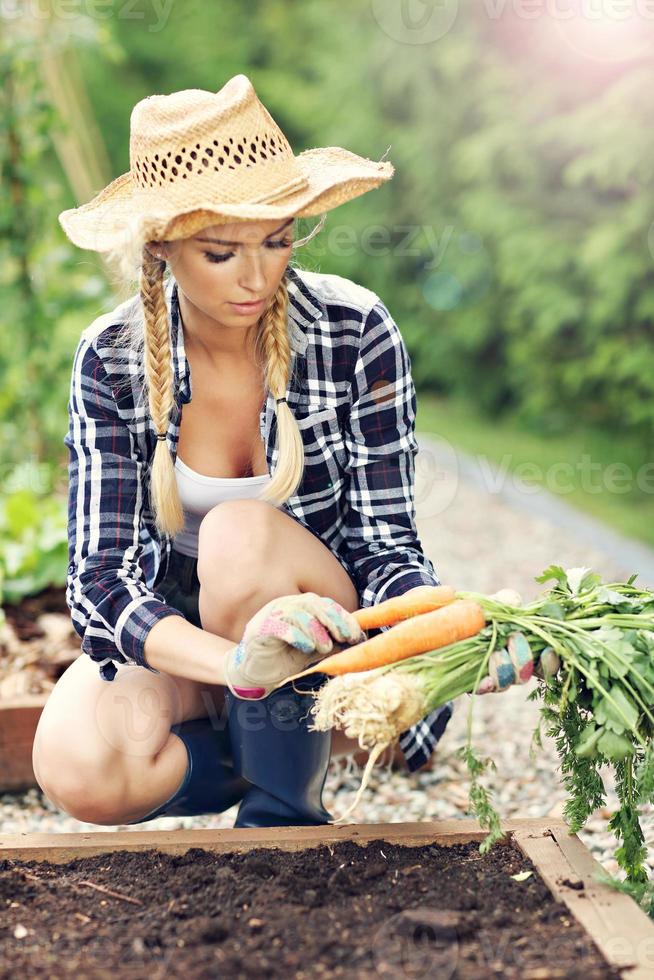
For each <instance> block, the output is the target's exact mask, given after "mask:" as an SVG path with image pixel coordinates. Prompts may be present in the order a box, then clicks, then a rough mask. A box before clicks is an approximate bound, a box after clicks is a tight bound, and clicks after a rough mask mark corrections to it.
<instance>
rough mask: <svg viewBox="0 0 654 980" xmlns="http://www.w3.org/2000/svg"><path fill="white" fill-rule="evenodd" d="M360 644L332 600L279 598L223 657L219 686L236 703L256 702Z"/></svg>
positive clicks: (358, 633)
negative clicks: (223, 682) (330, 656)
mask: <svg viewBox="0 0 654 980" xmlns="http://www.w3.org/2000/svg"><path fill="white" fill-rule="evenodd" d="M365 639H367V636H366V633H365V632H364V631H363V630H362V629H361V627H360V626H359V624H358V622H357V621H356V619H355V618H354V616H353V615H352V613H350V612H348V611H347V609H344V608H343V606H341V605H340V604H339V603H338V602H336V601H335V600H334V599H330V598H329V597H327V596H319V595H316V593H315V592H303V593H301V594H300V595H287V596H281V597H279V598H277V599H272V600H271V601H270V602H268V603H266V605H265V606H262V608H261V609H260V610H259V612H257V613H256V614H255V615H254V616H253V617H252V619H250V621H249V622H248V623H247V625H246V627H245V632H244V633H243V638H242V639H241V641H240V643H238V645H237V646H236V647H234V648H233V649H232V650H229V651H228V652H227V655H226V658H225V680H226V683H227V686H228V687H229V689H230V691H231V692H232V694H234V695H235V696H236V697H238V698H244V699H249V700H255V701H258V700H260V699H261V698H265V697H266V696H267V695H268V694H270V692H271V691H272V690H274V689H275V688H277V687H280V686H281V685H282V684H283V683H284V681H285V680H286V679H287V678H289V677H292V676H293V675H294V674H298V673H299V672H300V671H302V670H304V669H305V668H306V667H309V666H311V665H312V664H315V663H317V662H318V661H319V660H322V658H323V657H325V656H326V655H327V654H332V653H339V652H340V651H341V650H343V649H344V648H345V647H347V646H351V645H352V644H354V643H361V642H362V641H363V640H365ZM334 640H336V641H337V642H334Z"/></svg>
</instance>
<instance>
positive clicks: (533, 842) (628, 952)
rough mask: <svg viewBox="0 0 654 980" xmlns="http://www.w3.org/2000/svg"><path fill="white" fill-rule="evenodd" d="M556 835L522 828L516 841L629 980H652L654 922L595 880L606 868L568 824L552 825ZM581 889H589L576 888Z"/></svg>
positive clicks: (608, 959) (556, 894) (611, 961)
mask: <svg viewBox="0 0 654 980" xmlns="http://www.w3.org/2000/svg"><path fill="white" fill-rule="evenodd" d="M550 831H551V832H550V833H548V834H546V835H543V834H539V833H534V832H533V831H529V830H526V829H525V830H520V829H519V830H516V831H515V832H514V833H513V839H514V841H515V842H516V844H517V845H518V847H519V848H520V849H521V850H522V852H523V853H524V854H525V856H526V857H527V858H528V859H529V860H530V861H531V862H532V864H533V865H534V866H535V867H536V868H538V872H539V874H540V876H541V877H542V879H543V881H544V882H545V884H546V885H547V886H548V888H549V889H550V891H551V892H552V894H553V895H554V897H555V898H556V899H558V901H560V902H563V903H565V905H566V906H567V907H568V909H569V910H570V912H571V914H572V915H573V916H574V918H575V919H576V920H577V921H578V922H580V923H581V925H582V926H583V927H584V929H585V930H586V932H587V933H588V935H589V936H590V938H591V939H592V940H593V942H594V943H595V944H596V945H597V947H598V948H599V949H600V950H601V952H602V955H603V956H604V957H605V959H606V960H607V961H608V962H609V963H610V964H611V965H612V966H614V967H616V969H618V970H620V971H623V970H624V971H628V977H629V980H651V978H652V977H653V976H654V922H653V921H652V920H651V919H650V918H649V916H648V915H647V914H646V913H645V912H643V910H642V909H641V908H639V906H638V905H637V904H636V902H634V900H633V899H632V898H630V897H629V896H628V895H623V894H622V893H621V892H618V891H615V890H614V889H612V888H610V887H609V886H608V885H602V884H600V883H599V882H597V881H595V880H594V876H595V874H597V872H598V871H601V870H602V866H601V864H600V863H599V861H596V860H595V858H594V857H593V855H592V854H591V853H590V851H589V850H588V848H587V847H586V846H585V845H584V843H583V842H582V841H581V840H580V839H579V837H578V836H577V835H576V834H571V833H570V832H569V830H568V827H567V826H566V824H565V823H563V822H562V823H560V824H557V825H554V824H552V825H551V827H550ZM575 884H576V885H579V884H581V885H583V887H582V888H574V887H573V886H574V885H575ZM580 967H581V965H580Z"/></svg>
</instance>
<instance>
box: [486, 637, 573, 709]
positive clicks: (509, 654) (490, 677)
mask: <svg viewBox="0 0 654 980" xmlns="http://www.w3.org/2000/svg"><path fill="white" fill-rule="evenodd" d="M560 666H561V660H560V659H559V657H558V656H557V654H556V653H555V652H554V650H553V649H552V648H551V647H546V648H545V649H544V650H543V652H542V653H541V655H540V657H539V658H538V661H537V663H534V660H533V655H532V652H531V650H530V648H529V643H528V642H527V638H526V636H525V635H524V633H512V634H511V636H510V637H509V641H508V643H507V645H506V649H504V650H496V651H495V652H494V653H491V655H490V658H489V661H488V674H487V675H486V677H484V678H483V679H482V681H481V683H480V684H479V687H478V688H477V691H476V692H475V693H477V694H490V693H491V692H493V691H505V690H506V689H507V687H511V685H512V684H524V683H526V681H528V680H529V678H530V677H531V676H532V675H533V674H535V675H536V677H540V678H541V679H542V680H549V678H550V677H554V676H555V675H556V674H557V673H558V671H559V668H560Z"/></svg>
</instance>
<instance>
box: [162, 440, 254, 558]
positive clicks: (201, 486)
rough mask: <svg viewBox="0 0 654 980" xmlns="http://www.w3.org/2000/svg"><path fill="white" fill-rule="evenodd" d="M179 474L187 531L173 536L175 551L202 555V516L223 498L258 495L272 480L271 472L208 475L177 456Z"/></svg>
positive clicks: (231, 498)
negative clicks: (199, 533)
mask: <svg viewBox="0 0 654 980" xmlns="http://www.w3.org/2000/svg"><path fill="white" fill-rule="evenodd" d="M175 477H176V480H177V489H178V490H179V496H180V500H181V502H182V508H183V510H184V530H183V531H180V532H179V534H176V535H175V537H174V539H173V547H174V548H175V551H181V553H182V554H183V555H190V556H191V557H193V558H197V557H198V531H199V529H200V522H201V521H202V518H203V517H204V516H205V515H206V514H208V513H209V511H210V510H211V508H212V507H215V506H216V504H218V503H220V502H221V501H223V500H242V499H243V498H245V497H258V496H259V492H260V491H261V489H262V488H263V487H264V486H265V485H266V484H267V483H270V480H271V477H270V474H269V473H263V474H262V475H261V476H234V477H227V476H205V474H204V473H196V471H195V470H192V469H191V467H190V466H187V465H186V463H184V462H183V460H181V459H180V458H179V456H178V457H177V459H176V460H175Z"/></svg>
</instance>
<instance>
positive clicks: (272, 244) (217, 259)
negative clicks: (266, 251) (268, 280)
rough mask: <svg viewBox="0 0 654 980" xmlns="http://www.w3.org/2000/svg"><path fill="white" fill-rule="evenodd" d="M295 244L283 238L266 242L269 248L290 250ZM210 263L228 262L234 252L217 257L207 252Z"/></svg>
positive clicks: (214, 253)
mask: <svg viewBox="0 0 654 980" xmlns="http://www.w3.org/2000/svg"><path fill="white" fill-rule="evenodd" d="M292 244H293V242H292V241H291V240H290V239H287V238H282V239H280V240H279V241H275V242H266V245H267V246H268V248H289V247H290V246H291V245H292ZM204 254H205V256H206V257H207V259H208V260H209V262H226V261H227V259H231V257H232V255H233V254H234V253H233V252H226V253H225V254H224V255H217V254H216V252H205V253H204Z"/></svg>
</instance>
